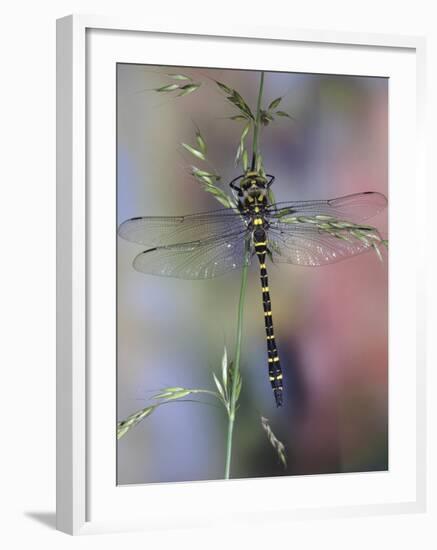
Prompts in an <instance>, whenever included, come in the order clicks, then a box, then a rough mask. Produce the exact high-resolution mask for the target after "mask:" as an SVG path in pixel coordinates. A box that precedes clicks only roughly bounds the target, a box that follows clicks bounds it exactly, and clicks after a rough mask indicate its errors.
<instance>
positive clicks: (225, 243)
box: [133, 231, 250, 279]
mask: <svg viewBox="0 0 437 550" xmlns="http://www.w3.org/2000/svg"><path fill="white" fill-rule="evenodd" d="M249 236H250V235H249V234H248V232H246V231H240V232H238V233H234V234H229V235H226V236H221V237H215V238H211V239H206V240H204V241H196V242H188V243H180V244H174V245H169V246H160V247H157V248H152V249H150V250H146V251H145V252H142V253H141V254H139V255H138V256H137V257H136V258H135V259H134V262H133V266H134V268H135V269H136V270H137V271H141V272H142V273H148V274H150V275H161V276H164V277H176V278H179V279H210V278H212V277H217V276H219V275H223V274H224V273H228V272H230V271H233V270H235V269H240V268H241V267H242V266H243V263H244V256H245V242H246V238H249Z"/></svg>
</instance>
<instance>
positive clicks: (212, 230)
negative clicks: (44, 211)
mask: <svg viewBox="0 0 437 550" xmlns="http://www.w3.org/2000/svg"><path fill="white" fill-rule="evenodd" d="M274 180H275V178H274V176H271V175H268V174H266V175H263V174H260V173H258V172H255V171H251V170H249V171H247V172H246V173H245V174H242V175H241V176H238V177H237V178H235V179H234V180H232V181H231V182H230V184H229V185H230V187H231V189H232V193H233V194H234V197H235V199H236V207H235V208H234V209H225V208H222V209H220V210H213V211H209V212H202V213H197V214H189V215H187V216H144V217H137V218H131V219H129V220H126V221H125V222H123V223H122V224H121V225H120V227H119V235H120V236H121V237H122V238H124V239H127V240H128V241H131V242H134V243H138V244H141V245H145V246H147V247H148V248H147V250H144V251H143V252H141V253H140V254H138V256H136V257H135V259H134V261H133V266H134V268H135V269H136V270H137V271H140V272H142V273H147V274H152V275H161V276H166V277H178V278H181V279H209V278H212V277H217V276H219V275H223V274H224V273H228V272H230V271H233V270H237V269H240V268H242V267H243V265H245V262H246V263H250V262H251V260H252V258H255V257H256V258H257V259H258V263H259V269H260V279H261V288H262V302H263V309H264V322H265V330H266V339H267V355H268V372H269V379H270V383H271V386H272V389H273V392H274V396H275V401H276V405H277V406H278V407H280V406H281V405H282V401H283V397H282V394H283V373H282V369H281V364H280V361H279V353H278V348H277V345H276V340H275V334H274V330H273V318H272V304H271V300H270V289H269V280H268V275H267V261H270V262H273V263H288V264H295V265H302V266H320V265H324V264H330V263H333V262H337V261H340V260H343V259H345V258H349V257H351V256H355V255H357V254H361V253H362V252H366V251H369V250H372V249H374V250H375V251H377V252H378V255H380V252H379V246H380V245H381V244H382V243H384V242H385V241H383V239H382V238H381V236H380V235H379V232H378V231H377V230H376V229H375V228H374V227H372V226H368V225H365V224H364V223H363V222H364V221H365V220H367V219H368V218H371V217H372V216H374V215H376V214H377V213H379V212H380V211H382V210H383V209H384V208H385V207H386V205H387V199H386V198H385V196H384V195H382V194H381V193H377V192H364V193H356V194H353V195H346V196H343V197H339V198H335V199H330V200H309V201H295V202H293V201H292V202H278V203H274V204H272V203H271V202H270V201H269V189H270V187H271V185H272V184H273V182H274Z"/></svg>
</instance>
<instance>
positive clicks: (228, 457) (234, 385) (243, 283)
mask: <svg viewBox="0 0 437 550" xmlns="http://www.w3.org/2000/svg"><path fill="white" fill-rule="evenodd" d="M249 257H250V246H249V241H246V250H245V255H244V266H243V271H242V273H241V285H240V300H239V303H238V319H237V342H236V348H235V359H234V365H233V368H232V386H231V395H230V403H229V415H228V417H229V420H228V437H227V443H226V465H225V479H229V474H230V471H231V456H232V435H233V433H234V422H235V410H236V404H237V399H236V395H237V381H238V374H239V372H240V357H241V341H242V335H243V313H244V302H245V299H246V288H247V270H248V267H249Z"/></svg>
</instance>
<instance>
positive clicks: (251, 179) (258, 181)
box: [240, 171, 268, 191]
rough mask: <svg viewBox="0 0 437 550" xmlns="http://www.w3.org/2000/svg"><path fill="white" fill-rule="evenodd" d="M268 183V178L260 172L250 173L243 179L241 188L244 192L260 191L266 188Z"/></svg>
mask: <svg viewBox="0 0 437 550" xmlns="http://www.w3.org/2000/svg"><path fill="white" fill-rule="evenodd" d="M267 181H268V180H267V178H266V177H265V176H262V175H261V174H259V173H258V172H252V171H249V172H246V173H245V174H244V176H243V177H242V178H241V182H240V188H241V190H242V191H251V190H254V191H258V190H259V189H265V188H266V186H267Z"/></svg>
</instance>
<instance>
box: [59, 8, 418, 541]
mask: <svg viewBox="0 0 437 550" xmlns="http://www.w3.org/2000/svg"><path fill="white" fill-rule="evenodd" d="M423 47H424V46H423V43H422V41H421V40H419V39H416V38H406V37H385V36H368V37H365V36H356V35H341V34H337V33H335V34H333V35H332V36H330V35H326V34H322V33H315V32H297V31H291V30H290V31H289V32H285V31H278V32H277V33H273V32H272V31H267V30H262V29H258V30H256V31H250V30H248V29H241V31H240V32H239V33H238V34H237V33H235V34H234V35H233V34H232V33H228V32H225V31H224V30H220V29H215V30H214V29H211V30H210V31H208V33H205V32H203V33H202V34H199V33H198V32H197V31H196V30H195V29H164V28H160V29H157V28H155V29H154V28H150V27H147V26H144V27H142V26H141V25H138V23H130V22H120V21H111V20H105V19H101V18H90V17H81V16H71V17H68V18H64V19H61V20H59V21H58V65H57V66H58V243H59V246H58V311H59V318H58V410H57V415H58V447H57V449H58V478H57V483H58V528H59V529H61V530H63V531H66V532H69V533H74V534H78V533H86V532H94V531H96V530H110V529H116V530H120V529H127V528H143V529H147V528H152V527H153V528H156V527H172V526H178V525H193V526H195V525H210V524H214V522H217V523H220V521H222V520H223V518H224V513H225V511H224V503H225V502H226V507H225V508H226V517H228V518H229V516H232V518H233V521H236V522H238V521H241V520H255V519H256V518H257V517H260V516H262V517H265V518H267V519H271V520H274V519H275V518H288V517H289V518H293V517H302V516H315V515H326V514H328V513H329V514H340V513H349V514H350V513H356V514H359V513H363V512H365V513H369V512H371V513H387V512H394V511H397V510H416V511H417V510H420V509H421V508H422V507H423V506H424V487H425V471H424V429H423V421H424V411H423V410H422V409H421V403H422V399H423V392H424V360H423V357H422V353H423V346H422V323H423V311H422V310H421V304H422V301H421V295H420V293H418V290H417V289H418V288H420V285H421V280H420V270H421V268H422V262H423V259H422V257H421V246H420V242H419V239H418V234H419V231H420V224H421V223H422V222H421V221H420V219H419V218H418V217H416V215H415V204H416V201H417V200H419V199H420V197H421V195H422V194H423V192H424V190H423V189H424V183H423V179H422V176H421V173H420V170H421V166H422V164H421V156H420V155H421V153H420V151H421V148H420V136H421V126H420V122H421V117H422V116H423V114H422V112H421V102H420V97H421V95H420V94H421V93H423V92H422V88H421V86H422V82H421V78H422V72H421V71H422V67H421V63H422V56H423V53H422V52H423ZM413 182H414V183H413ZM407 212H408V223H406V222H405V220H406V216H407ZM406 250H410V251H411V250H415V251H416V254H417V261H416V260H415V261H414V262H413V261H405V251H406ZM151 503H153V505H152V504H151ZM205 503H208V504H207V505H205Z"/></svg>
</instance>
